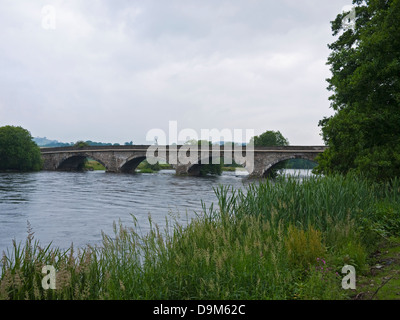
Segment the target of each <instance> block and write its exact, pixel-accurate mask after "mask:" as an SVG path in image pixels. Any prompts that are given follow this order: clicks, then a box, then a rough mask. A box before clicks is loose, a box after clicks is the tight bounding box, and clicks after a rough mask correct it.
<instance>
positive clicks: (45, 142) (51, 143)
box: [33, 137, 72, 147]
mask: <svg viewBox="0 0 400 320" xmlns="http://www.w3.org/2000/svg"><path fill="white" fill-rule="evenodd" d="M33 141H34V142H36V144H37V145H38V146H39V147H68V146H71V145H72V144H71V143H64V142H60V141H57V140H50V139H47V138H46V137H44V138H41V137H36V138H33Z"/></svg>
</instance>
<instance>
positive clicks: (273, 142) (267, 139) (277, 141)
mask: <svg viewBox="0 0 400 320" xmlns="http://www.w3.org/2000/svg"><path fill="white" fill-rule="evenodd" d="M251 142H253V143H254V146H255V147H276V146H288V145H289V140H287V139H286V138H285V137H284V136H283V135H282V133H280V131H265V132H264V133H263V134H261V135H259V136H256V137H253V138H251V141H250V143H251Z"/></svg>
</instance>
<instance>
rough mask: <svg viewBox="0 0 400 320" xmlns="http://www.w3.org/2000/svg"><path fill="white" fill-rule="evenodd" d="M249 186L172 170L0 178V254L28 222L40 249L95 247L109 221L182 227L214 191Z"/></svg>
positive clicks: (241, 177)
mask: <svg viewBox="0 0 400 320" xmlns="http://www.w3.org/2000/svg"><path fill="white" fill-rule="evenodd" d="M288 172H289V173H294V172H293V171H291V170H288ZM307 173H308V171H303V170H302V171H301V174H302V175H304V174H307ZM296 174H297V173H296ZM250 182H253V180H249V179H247V174H246V172H243V171H236V172H223V174H222V175H221V176H219V177H214V176H208V177H182V176H176V175H175V171H173V170H163V171H160V172H158V173H154V174H144V173H143V174H134V175H131V174H112V173H105V172H104V171H88V172H75V173H74V172H50V171H41V172H36V173H0V254H1V253H2V252H3V251H7V248H8V249H11V245H12V240H13V239H14V240H16V242H17V243H20V242H22V243H24V242H25V239H26V237H27V227H28V222H29V224H30V225H31V228H32V230H33V232H34V237H35V239H36V240H39V241H40V244H41V246H42V247H43V246H46V245H48V244H49V243H50V242H51V243H52V245H53V246H55V247H59V248H62V249H66V248H68V247H70V245H71V243H73V245H74V247H75V248H76V247H84V246H86V245H87V244H90V245H98V244H101V238H102V237H101V233H102V231H104V232H105V233H106V234H108V235H113V232H112V230H113V228H112V225H113V222H114V221H115V222H118V221H119V220H120V221H121V222H122V223H123V224H124V225H127V226H133V218H132V215H134V216H135V217H136V219H137V222H138V225H139V227H140V230H141V232H142V233H146V232H147V231H148V228H149V223H148V216H149V214H150V215H151V218H152V221H153V223H157V224H158V225H159V226H160V227H161V228H162V227H163V226H164V225H165V219H166V218H169V219H176V220H177V221H178V222H179V223H182V224H186V223H187V222H188V220H190V219H191V218H192V217H194V216H195V212H197V213H199V214H201V212H202V206H201V200H203V201H204V203H205V204H206V205H207V206H209V205H210V204H211V203H212V202H214V203H216V196H215V194H214V191H213V187H217V186H218V185H219V184H222V185H231V186H233V187H234V188H236V189H237V188H243V187H244V186H245V185H246V184H248V183H250Z"/></svg>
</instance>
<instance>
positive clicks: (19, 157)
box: [0, 126, 43, 171]
mask: <svg viewBox="0 0 400 320" xmlns="http://www.w3.org/2000/svg"><path fill="white" fill-rule="evenodd" d="M42 165H43V160H42V155H41V153H40V148H39V147H38V146H37V144H36V143H35V142H34V141H33V138H32V136H31V134H30V132H29V131H28V130H26V129H24V128H22V127H14V126H4V127H1V128H0V170H12V171H39V170H41V168H42Z"/></svg>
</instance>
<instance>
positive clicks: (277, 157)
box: [41, 145, 326, 177]
mask: <svg viewBox="0 0 400 320" xmlns="http://www.w3.org/2000/svg"><path fill="white" fill-rule="evenodd" d="M197 149H198V150H197ZM325 149H326V147H324V146H286V147H253V148H250V147H245V146H243V147H242V146H239V147H238V146H235V147H233V148H232V147H226V146H225V147H223V146H210V147H208V146H207V147H205V148H202V147H200V146H199V147H197V146H189V145H184V146H155V145H152V146H149V145H137V146H90V147H82V148H78V147H61V148H41V153H42V157H43V160H44V167H43V169H44V170H52V171H56V170H59V171H79V170H80V169H82V167H83V164H84V160H85V159H86V158H92V159H94V160H96V161H98V162H99V163H101V164H102V165H103V166H104V167H105V168H106V171H107V172H115V173H133V172H135V169H136V167H137V166H138V165H139V163H140V162H142V161H143V160H145V159H148V161H151V159H156V160H163V161H165V162H167V163H169V164H171V165H172V166H173V167H174V169H175V170H176V174H178V175H183V174H188V175H198V174H199V173H200V166H201V165H202V164H207V163H217V161H218V163H219V160H220V158H224V163H231V162H229V161H232V159H234V160H235V162H236V163H238V164H241V165H243V166H244V167H245V168H246V169H247V171H248V172H249V173H250V174H251V175H252V176H257V177H261V176H264V175H265V174H266V173H267V172H268V170H270V169H271V168H272V167H274V166H275V165H276V164H278V163H279V162H282V161H285V160H289V159H296V158H301V159H306V160H310V161H315V158H316V156H317V155H318V154H319V153H321V152H323V151H324V150H325ZM153 161H155V160H153Z"/></svg>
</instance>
